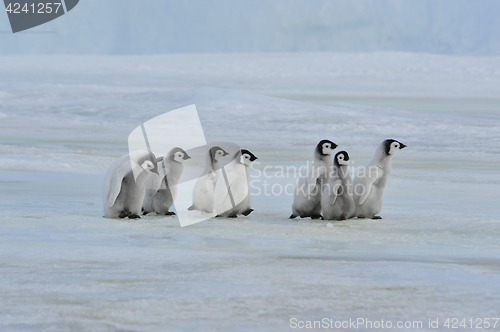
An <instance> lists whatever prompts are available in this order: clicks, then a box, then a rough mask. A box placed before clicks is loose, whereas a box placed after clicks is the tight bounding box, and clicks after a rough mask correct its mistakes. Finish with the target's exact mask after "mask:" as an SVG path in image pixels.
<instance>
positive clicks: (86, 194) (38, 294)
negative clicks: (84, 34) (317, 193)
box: [0, 53, 500, 331]
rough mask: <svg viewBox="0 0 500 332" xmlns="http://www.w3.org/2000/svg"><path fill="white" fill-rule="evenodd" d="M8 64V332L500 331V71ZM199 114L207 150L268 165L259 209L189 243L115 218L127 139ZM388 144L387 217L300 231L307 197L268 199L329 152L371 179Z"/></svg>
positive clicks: (0, 149) (4, 301) (372, 63)
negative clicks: (221, 146) (160, 118)
mask: <svg viewBox="0 0 500 332" xmlns="http://www.w3.org/2000/svg"><path fill="white" fill-rule="evenodd" d="M1 60H2V61H0V183H1V187H0V188H1V189H0V206H1V211H2V217H0V330H2V331H3V330H6V331H11V330H12V331H13V330H37V331H38V330H102V331H112V330H145V331H158V330H168V331H256V330H258V331H286V330H290V327H289V320H290V318H292V317H295V318H297V319H299V320H314V319H322V318H323V317H328V318H332V319H334V320H343V319H349V318H357V317H366V318H371V319H384V320H393V321H397V320H422V321H423V322H424V327H425V326H426V325H425V324H426V322H427V320H428V318H434V317H439V318H440V319H443V318H447V317H457V318H467V319H469V318H482V317H498V315H499V312H498V308H499V307H500V299H499V297H498V292H499V290H500V289H499V288H500V287H499V286H498V285H499V282H500V274H499V273H500V261H499V253H500V252H499V245H498V238H499V236H500V217H499V216H500V207H499V206H498V194H499V188H500V187H499V184H500V176H499V168H498V166H499V163H500V153H499V152H500V100H499V99H498V96H500V94H499V93H500V71H499V69H498V68H500V66H499V65H500V60H499V58H493V57H491V58H486V57H485V58H479V57H478V58H475V57H448V56H433V55H425V54H423V55H415V54H398V53H383V54H297V55H295V54H270V55H196V56H195V55H169V56H156V57H3V58H1ZM190 104H196V107H197V109H198V112H199V115H200V119H201V122H202V124H203V126H204V129H205V135H206V138H207V141H232V142H234V143H236V144H238V145H240V146H241V147H243V148H247V149H249V150H250V151H252V152H253V153H255V154H256V155H257V156H258V157H259V160H258V161H259V162H260V163H258V164H257V165H256V170H255V171H254V173H253V174H254V175H258V173H259V172H262V173H261V174H262V175H261V177H255V178H254V179H253V180H256V181H257V182H255V186H254V187H253V188H252V191H253V192H254V193H255V194H256V195H254V197H253V204H252V205H253V208H254V209H255V211H254V212H253V213H252V214H251V215H250V216H248V217H240V218H238V219H236V220H228V219H211V220H210V221H205V222H202V223H199V224H196V225H193V226H189V227H184V228H181V227H180V226H179V223H178V221H177V220H176V218H173V217H158V216H147V217H145V218H143V219H140V220H134V221H130V220H108V219H104V218H102V217H101V215H102V214H101V211H102V207H101V197H100V189H101V183H102V180H103V174H104V173H105V171H106V169H107V167H108V166H109V165H110V164H111V162H112V161H113V160H114V159H115V158H117V157H119V156H120V155H122V154H124V153H126V152H127V137H128V135H129V133H130V132H131V131H132V130H133V129H134V128H136V127H137V126H138V125H139V124H140V123H141V122H143V121H146V120H149V119H151V118H153V117H155V116H157V115H160V114H162V113H164V112H166V111H169V110H173V109H176V108H179V107H182V106H186V105H190ZM373 105H376V106H377V107H375V106H373ZM389 137H390V138H397V139H398V140H401V141H402V142H404V143H405V144H407V145H408V148H406V149H404V150H403V151H401V152H399V153H398V154H397V155H396V156H395V157H394V158H393V170H392V173H391V176H390V179H389V183H388V186H387V188H386V192H385V196H384V209H383V211H382V213H381V215H382V217H383V218H384V219H382V220H378V221H372V220H350V221H343V222H329V221H311V220H293V221H292V220H288V219H287V217H288V216H289V214H290V212H291V211H290V205H291V201H292V198H291V197H290V196H288V195H286V194H281V195H276V193H277V192H276V191H275V192H274V194H273V193H272V188H273V187H272V186H273V185H275V184H281V185H282V186H285V185H287V184H291V185H293V183H294V182H295V178H294V177H293V174H291V173H290V174H286V177H284V178H278V177H277V176H278V174H279V167H280V166H297V167H300V166H302V165H304V164H305V163H306V161H307V160H311V159H312V148H313V147H314V146H315V144H316V143H317V142H318V141H319V140H320V139H322V138H329V139H332V140H333V141H334V142H336V143H337V144H339V145H340V146H339V151H340V149H345V150H347V151H348V152H349V154H350V156H351V158H352V160H353V166H357V165H362V164H364V163H366V162H368V161H369V160H370V159H371V157H372V155H373V153H374V150H375V148H376V146H377V145H378V144H379V143H380V141H381V140H383V139H385V138H389ZM266 167H268V168H266ZM264 171H265V172H266V175H268V176H271V175H274V176H271V177H270V178H266V177H264V173H263V172H264ZM264 181H267V183H264ZM266 188H267V193H268V195H266V192H265V191H264V190H266ZM276 188H278V187H275V189H276ZM259 190H260V191H261V193H260V195H257V192H258V191H259ZM278 193H279V192H278ZM329 224H331V225H332V226H333V227H330V226H329ZM441 322H444V321H441ZM361 330H363V329H361ZM424 330H425V329H424Z"/></svg>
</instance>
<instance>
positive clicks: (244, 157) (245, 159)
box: [240, 149, 258, 166]
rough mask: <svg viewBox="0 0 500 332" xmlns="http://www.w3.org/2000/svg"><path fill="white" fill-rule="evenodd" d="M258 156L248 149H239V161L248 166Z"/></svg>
mask: <svg viewBox="0 0 500 332" xmlns="http://www.w3.org/2000/svg"><path fill="white" fill-rule="evenodd" d="M257 159H258V158H257V157H256V156H255V155H254V154H253V153H252V152H250V151H248V150H245V149H241V156H240V163H242V164H243V165H246V166H250V164H251V163H252V161H255V160H257Z"/></svg>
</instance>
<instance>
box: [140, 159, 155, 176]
mask: <svg viewBox="0 0 500 332" xmlns="http://www.w3.org/2000/svg"><path fill="white" fill-rule="evenodd" d="M141 167H142V168H143V169H144V170H145V171H146V172H147V173H156V174H158V167H156V165H155V164H154V163H153V162H152V161H151V160H145V161H144V162H143V163H142V164H141Z"/></svg>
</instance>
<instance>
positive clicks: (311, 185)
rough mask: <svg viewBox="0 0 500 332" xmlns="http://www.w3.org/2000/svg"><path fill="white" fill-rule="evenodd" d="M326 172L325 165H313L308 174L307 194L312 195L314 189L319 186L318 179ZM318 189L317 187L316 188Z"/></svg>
mask: <svg viewBox="0 0 500 332" xmlns="http://www.w3.org/2000/svg"><path fill="white" fill-rule="evenodd" d="M323 173H325V168H324V167H314V166H312V167H311V168H310V169H309V170H308V172H307V176H306V186H307V187H306V190H305V191H306V196H307V197H310V196H311V194H312V193H313V190H314V189H315V188H316V187H317V185H318V180H319V178H320V177H321V175H323ZM316 190H317V189H316Z"/></svg>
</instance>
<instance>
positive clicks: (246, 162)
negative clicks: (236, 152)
mask: <svg viewBox="0 0 500 332" xmlns="http://www.w3.org/2000/svg"><path fill="white" fill-rule="evenodd" d="M240 163H242V164H243V165H247V166H250V164H251V163H252V162H251V161H250V155H248V154H243V155H241V157H240Z"/></svg>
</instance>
